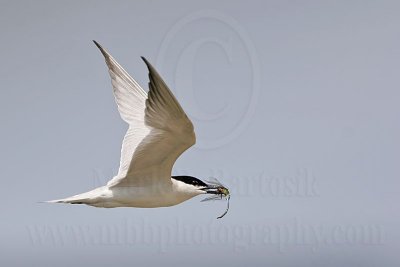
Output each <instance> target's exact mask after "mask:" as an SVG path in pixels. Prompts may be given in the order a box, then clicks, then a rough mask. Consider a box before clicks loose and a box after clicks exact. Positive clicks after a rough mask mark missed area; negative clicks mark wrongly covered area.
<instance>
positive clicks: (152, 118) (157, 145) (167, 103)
mask: <svg viewBox="0 0 400 267" xmlns="http://www.w3.org/2000/svg"><path fill="white" fill-rule="evenodd" d="M142 59H143V60H144V62H145V63H146V65H147V68H148V70H149V79H150V81H149V93H148V98H147V100H146V109H145V116H144V118H145V120H144V122H145V125H146V126H147V127H148V129H150V132H149V133H148V135H147V136H146V137H145V138H144V139H143V140H142V141H141V142H140V144H139V145H138V147H137V148H136V150H135V152H134V155H133V158H132V161H131V163H130V166H129V169H128V172H127V175H126V176H125V177H123V178H117V179H113V181H111V184H109V185H110V186H120V187H129V186H138V185H140V186H141V185H144V184H149V183H158V184H160V183H163V182H171V180H170V178H171V170H172V166H173V165H174V163H175V161H176V159H177V158H178V157H179V156H180V155H181V154H182V153H183V152H184V151H185V150H187V149H188V148H189V147H191V146H192V145H194V144H195V142H196V136H195V133H194V129H193V124H192V122H191V121H190V120H189V118H188V117H187V115H186V114H185V112H184V111H183V109H182V107H181V105H180V104H179V102H178V101H177V100H176V98H175V97H174V95H173V94H172V92H171V91H170V90H169V88H168V87H167V85H166V84H165V82H164V81H163V80H162V78H161V77H160V75H159V74H158V73H157V71H156V70H155V69H154V67H153V66H152V65H151V64H150V63H149V62H148V61H147V60H146V59H145V58H143V57H142Z"/></svg>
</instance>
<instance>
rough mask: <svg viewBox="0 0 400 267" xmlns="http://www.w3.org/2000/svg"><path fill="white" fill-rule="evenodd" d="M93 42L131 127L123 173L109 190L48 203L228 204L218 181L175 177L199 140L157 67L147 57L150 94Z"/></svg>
mask: <svg viewBox="0 0 400 267" xmlns="http://www.w3.org/2000/svg"><path fill="white" fill-rule="evenodd" d="M93 42H94V43H95V44H96V46H97V47H98V48H99V49H100V51H101V53H102V54H103V56H104V58H105V61H106V63H107V66H108V71H109V74H110V76H111V81H112V87H113V92H114V97H115V101H116V103H117V106H118V111H119V113H120V115H121V118H122V119H123V120H124V121H125V122H127V123H128V125H129V128H128V131H127V132H126V134H125V137H124V140H123V142H122V149H121V158H120V165H119V170H118V174H117V175H116V176H114V177H113V178H112V179H111V180H110V181H109V182H108V183H107V184H106V185H105V186H101V187H98V188H95V189H93V190H91V191H89V192H85V193H82V194H78V195H74V196H71V197H67V198H64V199H57V200H51V201H47V202H50V203H70V204H86V205H90V206H94V207H102V208H115V207H140V208H156V207H168V206H173V205H177V204H179V203H182V202H184V201H186V200H188V199H190V198H192V197H194V196H197V195H201V194H210V195H211V196H210V197H208V198H206V199H205V200H214V199H223V198H224V197H225V198H226V199H227V200H228V201H229V196H230V195H229V190H228V189H227V188H226V187H225V186H223V185H222V184H221V183H219V182H218V181H217V180H214V181H212V182H205V181H202V180H200V179H198V178H195V177H192V176H171V172H172V167H173V165H174V163H175V161H176V159H177V158H178V157H179V156H180V155H181V154H182V153H183V152H184V151H185V150H187V149H188V148H190V147H191V146H193V145H194V144H195V142H196V136H195V132H194V128H193V124H192V122H191V121H190V119H189V118H188V116H187V115H186V114H185V112H184V110H183V109H182V107H181V105H180V104H179V102H178V100H177V99H176V98H175V96H174V95H173V94H172V92H171V91H170V89H169V88H168V86H167V85H166V84H165V82H164V81H163V79H162V78H161V76H160V75H159V74H158V73H157V71H156V70H155V68H154V67H153V66H152V65H151V64H150V63H149V62H148V61H147V60H146V59H145V58H144V57H142V59H143V61H144V62H145V64H146V66H147V68H148V71H149V80H150V81H149V90H148V93H146V92H145V91H144V90H143V89H142V88H141V87H140V85H139V84H138V83H137V82H136V81H135V80H134V79H133V78H132V77H131V76H130V75H129V74H128V73H127V72H126V71H125V70H124V69H123V68H122V67H121V65H120V64H118V62H117V61H116V60H115V59H114V58H113V57H112V56H111V55H110V54H109V53H108V52H107V51H106V50H105V49H104V48H103V47H102V46H101V45H100V44H99V43H97V42H96V41H93ZM228 208H229V202H228ZM226 212H227V210H226ZM226 212H225V213H224V214H223V215H222V216H224V215H225V214H226ZM222 216H220V217H222ZM220 217H218V218H220Z"/></svg>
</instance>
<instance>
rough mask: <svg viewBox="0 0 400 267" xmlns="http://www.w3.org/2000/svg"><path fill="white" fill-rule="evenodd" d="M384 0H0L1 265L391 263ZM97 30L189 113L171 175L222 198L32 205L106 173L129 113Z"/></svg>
mask: <svg viewBox="0 0 400 267" xmlns="http://www.w3.org/2000/svg"><path fill="white" fill-rule="evenodd" d="M399 12H400V3H399V2H397V1H219V2H218V3H216V2H215V1H208V0H207V1H196V2H195V1H168V2H167V1H69V2H67V1H35V2H33V1H4V0H2V1H1V2H0V33H1V43H0V47H1V50H0V56H1V64H0V74H1V79H0V87H1V90H0V120H1V125H2V126H1V133H0V136H1V138H0V145H1V150H0V159H1V162H2V164H1V166H2V167H1V168H0V177H1V179H2V180H1V181H2V193H1V199H2V200H3V204H2V207H1V214H2V216H1V218H2V219H1V220H0V250H1V251H2V252H1V257H0V265H1V266H32V265H37V266H85V265H86V266H110V265H111V264H113V265H116V266H160V265H161V264H163V265H164V266H185V265H186V266H205V265H207V264H211V265H215V266H243V265H245V264H246V265H249V266H296V267H299V266H327V267H329V266H335V267H339V266H340V267H347V266H348V267H354V266H385V267H395V266H399V264H400V256H399V253H398V251H399V248H400V229H399V223H400V216H399V209H398V204H397V203H399V202H400V189H399V186H400V182H399V174H400V171H399V164H398V160H399V158H400V155H399V154H400V152H399V151H400V142H399V136H400V124H399V115H400V105H399V98H400V91H399V82H400V81H399V77H400V75H399V71H400V63H399V62H400V58H399V57H400V27H399V25H400V17H399V15H398V14H399ZM92 39H95V40H97V41H98V42H99V43H101V44H102V45H103V46H104V47H106V48H107V49H108V50H109V51H110V52H111V54H112V55H113V56H114V57H115V58H116V59H117V60H118V61H119V62H120V63H121V64H122V65H123V66H124V67H125V69H126V70H127V71H128V72H129V73H130V74H131V75H132V76H133V77H134V78H135V79H136V80H137V81H138V82H139V83H140V84H141V85H142V86H143V87H144V88H145V89H147V70H146V67H145V65H144V64H143V62H142V61H141V59H140V56H145V57H146V58H147V59H148V60H149V61H150V62H152V63H153V64H154V65H155V66H156V68H157V69H158V70H159V72H160V73H161V75H162V76H163V77H164V79H165V81H166V82H167V83H168V84H169V85H170V87H171V89H172V91H173V92H174V93H175V94H176V96H177V98H178V100H179V101H180V103H181V104H182V106H183V107H184V109H185V110H186V111H187V113H188V115H189V117H190V118H191V119H192V121H193V123H194V125H195V128H196V133H197V137H198V143H197V145H196V146H195V147H194V148H192V149H190V150H188V151H187V152H186V153H185V154H184V155H183V156H182V157H181V158H180V159H179V160H178V161H177V163H176V165H175V168H174V174H191V175H193V176H196V177H198V178H200V179H207V178H208V177H210V176H216V177H218V179H219V180H221V181H222V182H223V183H224V184H226V185H227V186H228V187H229V188H230V189H231V191H232V198H231V210H230V211H229V213H228V214H227V215H226V216H225V217H224V218H223V219H221V220H216V217H217V216H218V215H220V214H221V213H222V212H223V210H224V208H225V203H224V202H221V203H218V202H216V203H200V202H199V201H200V200H201V198H194V199H192V200H190V201H187V202H185V203H183V204H182V205H179V206H175V207H171V208H162V209H133V208H131V209H127V208H120V209H96V208H92V207H86V206H68V205H48V204H38V203H37V202H38V201H41V200H49V199H54V198H60V197H65V196H69V195H72V194H75V193H80V192H84V191H86V190H89V189H91V188H92V187H94V186H99V185H101V184H103V183H105V182H106V181H107V180H108V179H110V178H111V177H112V175H113V174H114V173H115V172H116V170H117V168H118V162H119V153H120V146H121V141H122V137H123V135H124V133H125V130H126V125H125V124H124V122H123V121H122V120H121V119H120V118H119V115H118V112H117V109H116V105H115V103H114V99H113V96H112V89H111V84H110V79H109V77H108V73H107V69H106V66H105V63H104V60H103V58H102V56H101V54H100V53H99V51H98V50H97V48H96V47H95V46H94V44H93V43H92V41H91V40H92Z"/></svg>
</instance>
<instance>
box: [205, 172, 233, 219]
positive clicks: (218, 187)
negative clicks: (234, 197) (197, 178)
mask: <svg viewBox="0 0 400 267" xmlns="http://www.w3.org/2000/svg"><path fill="white" fill-rule="evenodd" d="M202 190H203V191H205V192H206V193H207V194H212V195H211V196H209V197H206V198H205V199H203V200H202V201H201V202H204V201H210V200H222V199H224V198H225V199H226V200H227V207H226V210H225V212H224V213H223V214H222V215H221V216H219V217H217V219H221V218H222V217H224V216H225V215H226V214H227V213H228V210H229V199H230V198H231V195H230V193H229V189H228V188H226V187H225V186H224V185H223V184H221V183H220V182H219V181H218V180H217V179H216V178H212V179H211V180H210V181H207V187H205V188H203V189H202Z"/></svg>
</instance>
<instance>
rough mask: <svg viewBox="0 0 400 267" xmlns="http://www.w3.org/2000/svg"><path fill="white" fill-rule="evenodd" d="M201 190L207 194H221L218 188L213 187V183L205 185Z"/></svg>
mask: <svg viewBox="0 0 400 267" xmlns="http://www.w3.org/2000/svg"><path fill="white" fill-rule="evenodd" d="M201 190H203V191H204V192H206V193H207V194H214V195H218V194H221V193H220V192H219V190H218V187H215V186H214V185H207V187H204V188H202V189H201Z"/></svg>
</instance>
